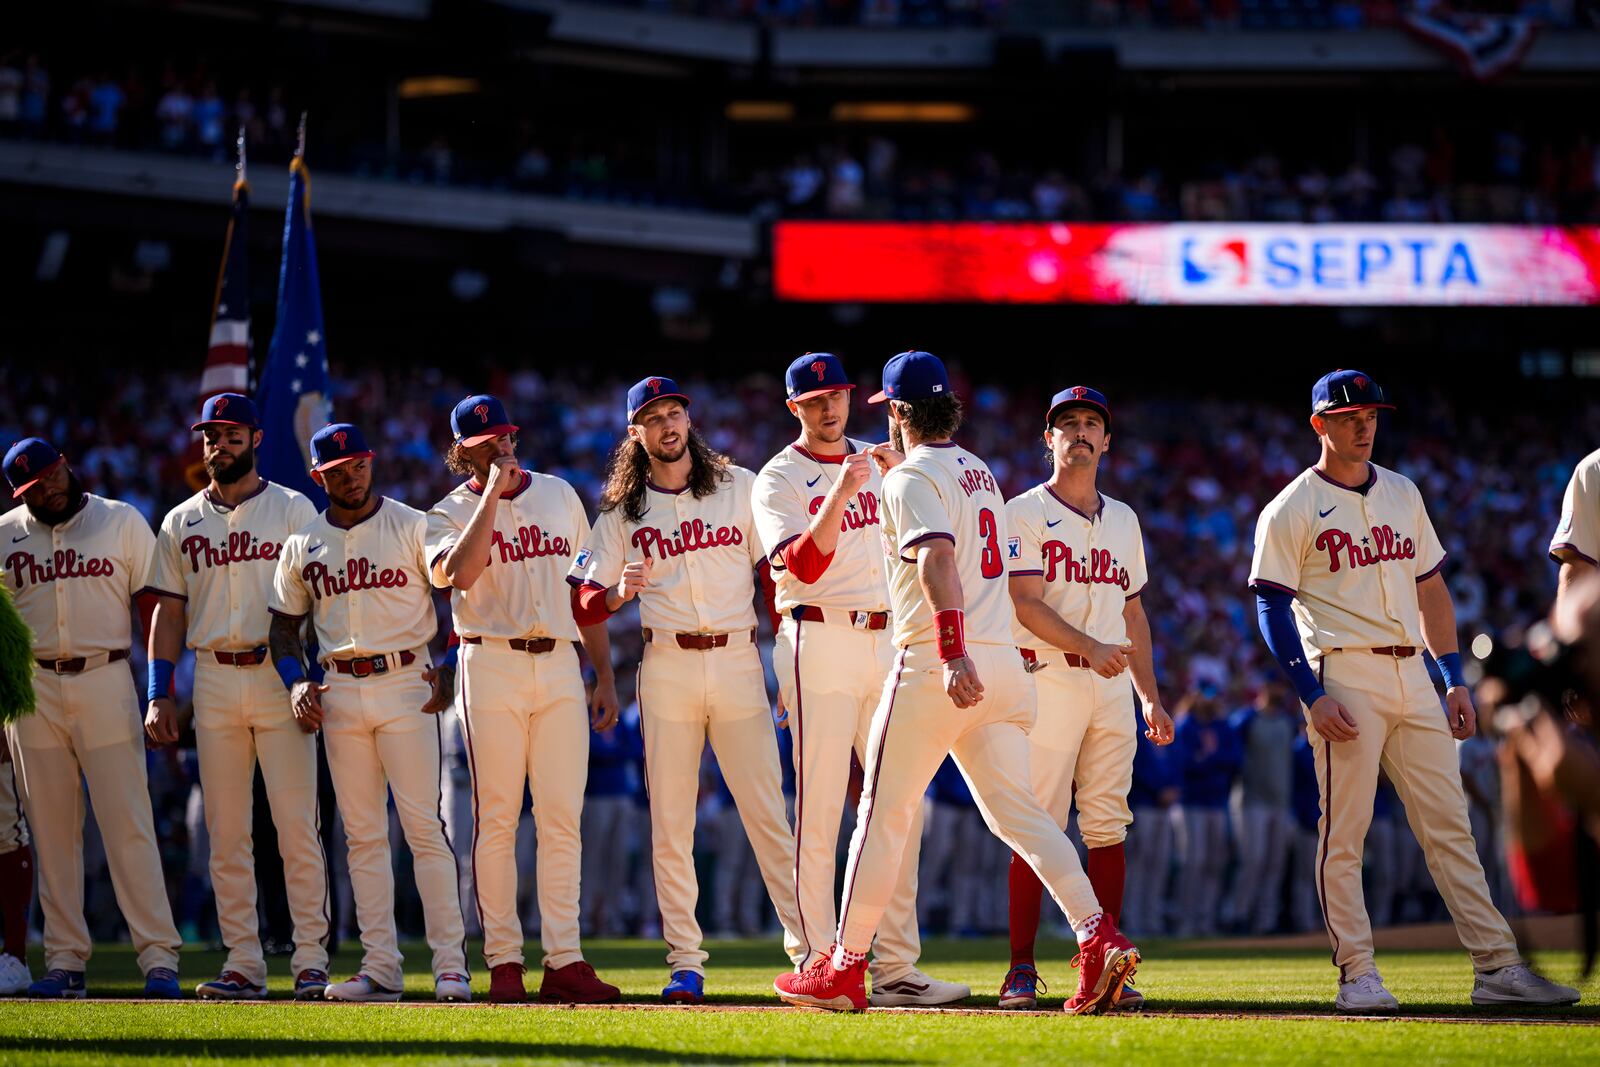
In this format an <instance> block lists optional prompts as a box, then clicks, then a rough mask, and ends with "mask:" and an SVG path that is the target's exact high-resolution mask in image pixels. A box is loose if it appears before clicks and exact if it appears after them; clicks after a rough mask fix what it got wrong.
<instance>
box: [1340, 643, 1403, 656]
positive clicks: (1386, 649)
mask: <svg viewBox="0 0 1600 1067" xmlns="http://www.w3.org/2000/svg"><path fill="white" fill-rule="evenodd" d="M1333 651H1335V652H1371V653H1372V654H1373V655H1374V656H1393V657H1394V658H1395V659H1410V658H1411V657H1412V656H1415V655H1416V654H1417V646H1416V645H1384V646H1383V647H1381V648H1336V649H1334V650H1333Z"/></svg>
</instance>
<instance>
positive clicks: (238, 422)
mask: <svg viewBox="0 0 1600 1067" xmlns="http://www.w3.org/2000/svg"><path fill="white" fill-rule="evenodd" d="M207 426H248V427H249V428H250V429H252V430H259V429H260V428H261V419H260V418H259V417H257V415H256V406H255V403H254V402H253V401H251V399H250V398H249V397H247V396H245V395H244V394H243V393H218V394H217V395H216V396H213V397H208V398H207V399H206V402H205V404H204V405H203V406H202V407H201V408H200V421H199V422H197V423H195V424H194V425H193V426H191V427H189V429H191V430H203V429H205V428H206V427H207Z"/></svg>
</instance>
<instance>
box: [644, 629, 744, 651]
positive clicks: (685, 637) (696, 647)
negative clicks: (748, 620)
mask: <svg viewBox="0 0 1600 1067" xmlns="http://www.w3.org/2000/svg"><path fill="white" fill-rule="evenodd" d="M641 632H642V633H643V634H644V640H645V643H646V644H649V643H650V642H652V641H654V640H655V636H656V632H655V631H654V630H652V629H651V628H650V627H648V626H645V627H642V628H641ZM664 636H667V637H671V638H673V639H674V640H676V641H677V642H678V647H679V648H687V649H689V650H690V651H692V652H706V651H709V650H710V649H713V648H724V647H726V646H727V644H728V637H729V636H730V635H728V634H666V635H664ZM750 643H751V644H752V645H753V644H755V643H756V632H755V630H753V629H752V630H751V631H750Z"/></svg>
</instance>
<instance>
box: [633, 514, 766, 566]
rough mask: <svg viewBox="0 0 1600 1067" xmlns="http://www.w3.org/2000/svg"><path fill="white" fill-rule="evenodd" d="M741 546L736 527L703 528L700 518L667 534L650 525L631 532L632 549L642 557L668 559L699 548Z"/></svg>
mask: <svg viewBox="0 0 1600 1067" xmlns="http://www.w3.org/2000/svg"><path fill="white" fill-rule="evenodd" d="M742 544H744V534H743V533H742V532H741V531H740V530H739V528H738V527H737V526H707V525H706V522H705V520H704V519H695V520H694V521H692V522H682V523H679V524H678V528H677V529H676V530H673V531H672V532H671V533H667V532H666V531H663V530H658V529H656V528H655V527H654V526H641V527H639V528H638V529H637V530H635V531H633V547H634V548H637V549H638V550H639V551H641V552H643V553H644V554H645V556H646V557H652V556H653V557H655V558H656V559H668V558H671V557H672V556H681V555H683V554H684V553H685V552H698V551H700V550H701V549H703V548H722V547H724V546H726V545H742Z"/></svg>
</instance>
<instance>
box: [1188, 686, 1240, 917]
mask: <svg viewBox="0 0 1600 1067" xmlns="http://www.w3.org/2000/svg"><path fill="white" fill-rule="evenodd" d="M1173 725H1174V727H1175V729H1174V731H1173V739H1172V761H1173V763H1174V765H1175V767H1176V769H1177V773H1178V776H1179V797H1180V807H1179V808H1178V809H1176V810H1177V813H1178V815H1177V819H1178V825H1179V826H1180V827H1181V835H1180V836H1179V838H1178V847H1179V850H1180V854H1181V859H1182V865H1183V875H1182V877H1183V898H1182V904H1181V911H1180V913H1179V916H1178V933H1179V935H1180V936H1183V937H1205V936H1210V935H1213V934H1215V933H1217V927H1218V914H1217V908H1218V904H1219V903H1220V902H1221V899H1222V878H1223V875H1224V873H1225V872H1226V871H1227V866H1228V794H1229V792H1230V791H1231V790H1232V788H1233V778H1234V775H1235V774H1237V773H1238V771H1239V759H1240V752H1239V738H1238V735H1237V734H1235V733H1234V731H1233V728H1232V727H1231V726H1229V725H1228V721H1227V720H1226V719H1225V718H1223V717H1222V707H1221V705H1220V704H1219V703H1218V690H1217V688H1216V687H1215V686H1213V685H1211V684H1210V683H1209V682H1203V683H1201V685H1200V687H1199V688H1198V689H1195V690H1192V691H1191V692H1189V693H1188V694H1186V695H1185V696H1184V697H1183V699H1182V700H1181V701H1180V702H1179V704H1178V714H1177V716H1176V717H1175V719H1174V723H1173Z"/></svg>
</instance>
